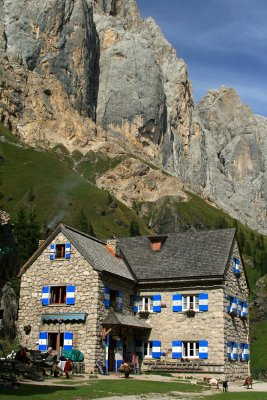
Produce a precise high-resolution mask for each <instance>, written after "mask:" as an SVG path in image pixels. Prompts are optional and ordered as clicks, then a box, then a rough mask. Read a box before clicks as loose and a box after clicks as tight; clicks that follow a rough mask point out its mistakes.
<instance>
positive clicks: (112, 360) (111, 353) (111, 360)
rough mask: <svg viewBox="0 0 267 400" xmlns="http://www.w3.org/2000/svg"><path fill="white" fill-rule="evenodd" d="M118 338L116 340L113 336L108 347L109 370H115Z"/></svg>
mask: <svg viewBox="0 0 267 400" xmlns="http://www.w3.org/2000/svg"><path fill="white" fill-rule="evenodd" d="M116 344H117V340H114V339H113V338H112V337H111V338H110V340H109V347H108V370H109V371H115V349H116Z"/></svg>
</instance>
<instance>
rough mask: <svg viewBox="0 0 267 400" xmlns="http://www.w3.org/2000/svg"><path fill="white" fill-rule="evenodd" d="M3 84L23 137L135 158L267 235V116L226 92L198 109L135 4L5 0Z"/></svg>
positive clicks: (178, 62) (8, 117)
mask: <svg viewBox="0 0 267 400" xmlns="http://www.w3.org/2000/svg"><path fill="white" fill-rule="evenodd" d="M0 85H1V91H0V118H1V121H2V122H3V123H5V125H7V126H8V127H9V128H10V129H12V131H13V132H14V133H15V134H17V135H18V136H19V137H20V138H22V139H23V140H24V141H25V142H27V143H28V144H31V145H34V146H39V147H46V148H52V147H53V146H55V145H56V144H58V143H63V144H64V145H65V146H66V147H67V148H68V149H69V150H70V151H73V150H75V149H78V150H80V151H81V152H82V153H86V152H87V151H88V150H93V151H98V150H101V151H106V152H109V154H110V156H113V155H117V154H126V155H127V154H132V155H134V156H135V157H139V158H141V159H143V160H144V161H145V162H149V163H151V164H154V165H155V166H157V168H159V169H164V170H165V171H167V172H169V173H170V174H172V175H173V176H177V177H178V178H177V181H176V182H177V187H178V188H181V187H182V186H183V184H186V185H187V186H188V187H190V188H191V190H193V191H195V192H197V193H199V194H201V195H202V196H204V197H209V199H211V200H213V201H214V202H216V204H218V205H219V206H220V207H222V208H224V209H225V210H227V211H228V212H229V213H230V214H232V215H233V216H235V217H237V218H239V219H240V220H241V221H243V222H245V223H249V224H250V225H251V226H252V227H254V228H255V229H259V230H260V231H261V232H265V233H266V232H267V228H266V178H265V168H266V156H265V155H264V149H265V154H266V146H267V144H266V142H267V139H266V120H265V119H264V118H261V117H257V116H253V115H252V113H251V112H250V111H249V110H248V108H247V107H246V106H244V105H242V103H241V102H240V100H239V99H238V96H237V95H235V94H233V91H231V90H230V91H228V90H225V89H223V91H211V92H209V94H208V95H207V96H206V97H205V99H204V100H203V101H202V102H201V103H200V105H199V107H198V108H196V107H195V105H194V100H193V96H192V90H191V84H190V81H189V79H188V72H187V66H186V64H185V63H184V61H183V60H182V59H181V58H179V57H177V55H176V52H175V50H174V49H173V47H172V46H171V45H170V44H169V43H168V42H167V40H166V39H165V38H164V36H163V35H162V33H161V32H160V29H159V28H158V26H157V25H156V23H155V21H154V20H153V19H152V18H148V19H146V20H142V19H141V17H140V14H139V11H138V8H137V5H136V2H135V0H127V1H126V0H94V1H89V0H44V1H42V2H40V1H37V0H13V1H10V0H2V1H1V2H0ZM227 99H228V100H227ZM245 159H246V160H247V162H245V161H244V160H245ZM134 166H135V163H132V162H130V164H129V166H128V168H129V171H132V172H133V174H132V175H133V176H134V170H133V169H131V168H133V167H134ZM122 167H123V166H122ZM115 173H118V176H120V173H121V172H120V170H119V168H118V169H117V170H116V171H115ZM159 175H160V173H159ZM154 178H155V180H156V181H157V182H158V183H156V187H157V189H156V190H157V195H156V197H157V198H160V197H161V196H162V193H160V191H162V189H161V188H160V186H161V185H160V182H161V180H162V177H160V178H159V177H157V178H156V177H153V179H154ZM173 179H175V178H173ZM181 181H182V182H183V183H181ZM107 182H108V180H106V179H105V178H103V179H102V180H99V185H101V186H105V184H106V187H107V188H110V182H109V184H108V183H107ZM128 183H129V182H128ZM132 183H133V185H134V179H133V182H132ZM169 184H170V185H172V183H170V182H169ZM111 186H112V185H111ZM122 186H123V184H122ZM123 187H124V186H123ZM127 187H132V186H131V185H129V184H128V185H126V187H125V188H124V189H125V191H126V192H127ZM173 187H176V184H174V185H173ZM173 187H172V189H171V190H169V191H170V192H173ZM165 188H166V182H165ZM180 190H182V189H177V193H178V195H179V197H180V194H181V193H180ZM114 191H115V192H117V193H118V196H119V197H121V198H122V197H123V196H120V195H119V188H118V187H116V188H114ZM126 192H125V193H124V196H125V197H126V200H125V202H126V203H127V202H130V203H131V202H132V199H136V197H137V195H136V193H134V194H133V192H131V191H129V193H126ZM167 192H168V191H167ZM131 196H132V199H130V197H131ZM152 197H153V196H152ZM182 197H183V196H182ZM243 197H245V201H242V198H243ZM184 198H186V195H184ZM140 200H141V198H140ZM251 205H252V207H251Z"/></svg>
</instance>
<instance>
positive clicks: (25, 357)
mask: <svg viewBox="0 0 267 400" xmlns="http://www.w3.org/2000/svg"><path fill="white" fill-rule="evenodd" d="M15 361H20V362H22V363H25V364H29V363H30V362H31V361H32V358H31V355H30V353H29V352H28V349H27V348H26V347H23V346H20V348H19V350H18V351H17V352H16V355H15Z"/></svg>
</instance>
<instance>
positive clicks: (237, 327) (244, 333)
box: [223, 242, 250, 379]
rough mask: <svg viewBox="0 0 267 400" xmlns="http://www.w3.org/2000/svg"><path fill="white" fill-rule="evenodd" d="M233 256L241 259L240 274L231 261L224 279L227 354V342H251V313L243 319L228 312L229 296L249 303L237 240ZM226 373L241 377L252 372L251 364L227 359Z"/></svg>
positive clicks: (229, 375)
mask: <svg viewBox="0 0 267 400" xmlns="http://www.w3.org/2000/svg"><path fill="white" fill-rule="evenodd" d="M232 256H233V257H236V258H238V260H240V266H239V268H240V276H239V277H237V276H235V274H234V272H233V268H232V265H231V263H230V264H229V265H228V266H227V269H226V276H225V281H224V307H223V310H224V343H225V355H226V353H227V349H226V347H227V342H228V341H231V342H236V343H247V342H249V314H248V316H247V317H246V318H244V319H242V318H240V317H239V316H238V315H236V314H235V315H234V316H231V315H229V313H227V306H228V300H227V296H229V295H230V296H231V297H236V298H237V299H240V300H242V301H245V302H246V303H247V304H248V295H249V289H248V285H247V281H246V276H245V271H244V265H243V264H242V258H241V256H240V252H239V249H238V245H237V242H235V245H234V248H233V252H232ZM225 373H226V376H228V377H231V378H232V379H233V378H234V379H240V378H243V377H244V376H247V375H249V374H250V369H249V364H248V363H246V362H244V361H240V358H239V357H238V359H237V360H235V361H234V360H230V361H229V360H228V359H227V358H226V359H225Z"/></svg>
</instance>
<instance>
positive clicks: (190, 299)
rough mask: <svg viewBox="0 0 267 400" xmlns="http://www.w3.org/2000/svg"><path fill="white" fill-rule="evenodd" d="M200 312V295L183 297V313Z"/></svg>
mask: <svg viewBox="0 0 267 400" xmlns="http://www.w3.org/2000/svg"><path fill="white" fill-rule="evenodd" d="M188 310H192V311H199V295H188V296H183V311H188Z"/></svg>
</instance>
